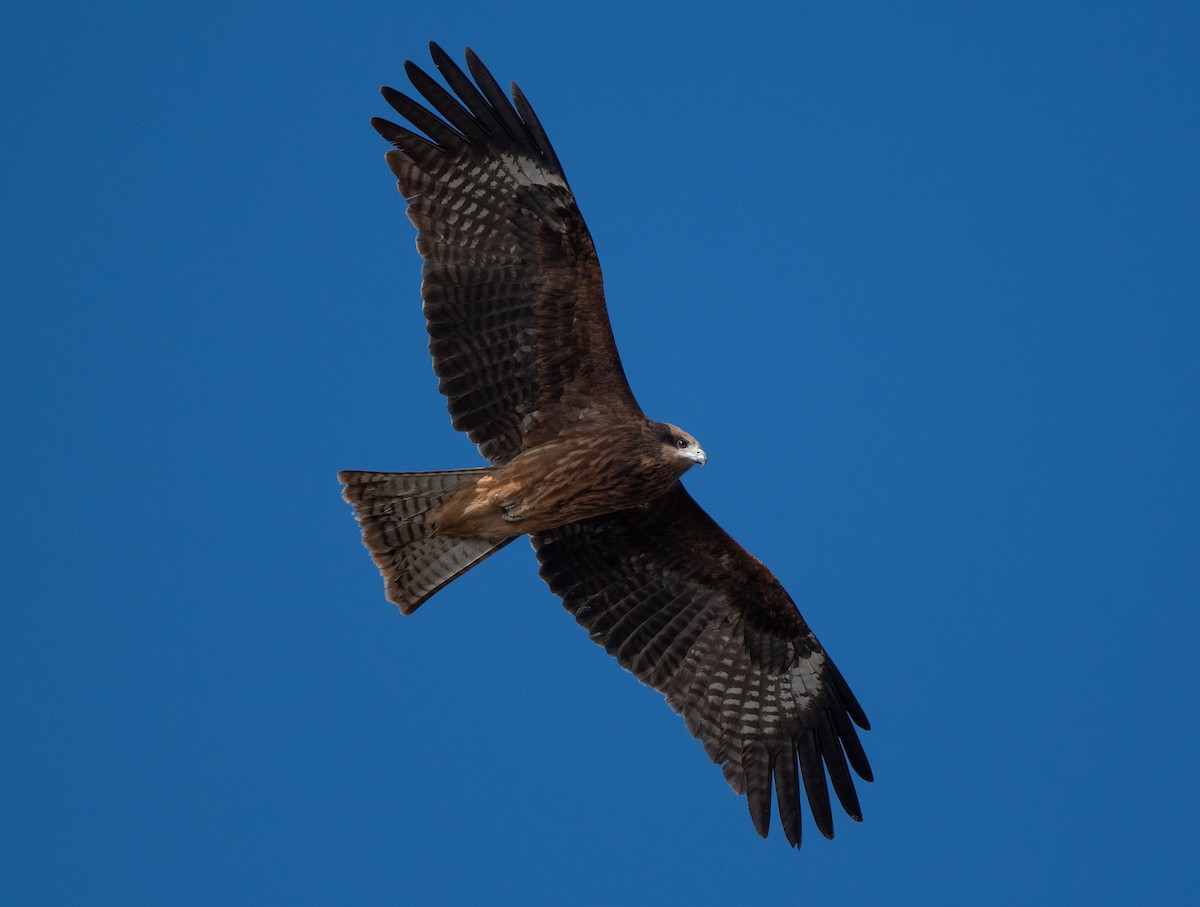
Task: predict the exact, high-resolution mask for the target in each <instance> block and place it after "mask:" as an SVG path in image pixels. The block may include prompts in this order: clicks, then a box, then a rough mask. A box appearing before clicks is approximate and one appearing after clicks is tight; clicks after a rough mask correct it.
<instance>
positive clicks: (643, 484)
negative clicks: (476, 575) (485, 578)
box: [430, 420, 704, 538]
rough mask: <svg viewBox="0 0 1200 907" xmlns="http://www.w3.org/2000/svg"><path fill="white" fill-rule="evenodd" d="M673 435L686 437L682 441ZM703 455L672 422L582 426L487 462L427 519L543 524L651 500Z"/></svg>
mask: <svg viewBox="0 0 1200 907" xmlns="http://www.w3.org/2000/svg"><path fill="white" fill-rule="evenodd" d="M676 438H678V439H680V440H683V441H685V442H690V443H689V444H688V446H686V447H684V448H682V449H681V448H680V447H679V446H678V441H677V440H675V439H676ZM703 458H704V452H703V451H702V450H700V447H699V445H698V444H696V443H695V442H694V440H692V439H691V436H690V435H685V434H684V433H683V432H682V431H680V430H679V429H676V428H674V427H673V426H668V425H662V424H661V423H655V422H650V421H649V420H645V421H644V422H643V423H640V424H639V423H633V424H622V425H620V426H616V427H615V428H610V429H606V430H604V431H594V430H590V426H581V427H580V428H579V429H578V430H576V431H574V432H571V433H569V434H566V435H564V436H563V437H560V438H555V439H554V440H552V441H547V442H545V443H544V444H540V445H538V446H537V447H532V448H530V449H529V450H525V451H522V452H521V453H520V454H518V455H517V456H516V457H514V458H513V459H512V460H511V461H509V462H508V463H506V464H504V465H503V466H497V467H494V468H493V469H489V470H487V471H486V472H485V473H484V474H483V475H481V476H480V477H479V478H478V479H476V480H475V482H474V483H473V484H471V485H467V486H465V487H463V488H461V489H460V490H459V491H457V492H456V493H455V494H454V496H453V497H451V498H450V499H449V500H447V501H446V502H445V503H444V504H442V505H441V506H440V507H439V508H438V509H437V510H436V511H435V512H434V513H432V514H431V515H430V519H431V521H432V522H433V524H434V526H435V527H436V528H435V529H434V532H435V534H437V535H456V536H480V537H484V538H501V537H506V536H516V535H524V534H535V533H540V532H546V531H548V530H550V529H557V528H558V527H560V526H565V525H567V524H568V523H577V522H579V521H580V520H586V519H590V518H592V517H597V516H604V515H605V514H609V513H613V512H615V511H618V510H626V509H628V508H630V507H637V506H639V505H641V504H645V503H647V502H649V501H652V500H653V499H654V498H656V497H658V496H659V495H661V494H663V493H665V492H666V491H667V490H668V489H670V488H671V486H672V485H674V484H675V483H676V482H677V481H678V480H679V477H680V476H682V475H683V474H684V472H686V471H687V470H688V469H689V468H690V467H691V466H693V465H695V464H696V463H698V462H703Z"/></svg>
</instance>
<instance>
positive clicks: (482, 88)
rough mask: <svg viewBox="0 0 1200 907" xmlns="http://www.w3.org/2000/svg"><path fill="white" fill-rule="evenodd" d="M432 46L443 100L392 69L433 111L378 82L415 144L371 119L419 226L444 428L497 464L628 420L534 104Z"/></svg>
mask: <svg viewBox="0 0 1200 907" xmlns="http://www.w3.org/2000/svg"><path fill="white" fill-rule="evenodd" d="M430 50H431V53H432V55H433V61H434V63H435V64H436V65H437V68H438V70H439V71H440V72H441V73H442V75H443V76H444V77H445V79H446V82H447V83H448V84H449V86H450V88H451V89H452V90H453V92H454V94H453V95H452V94H450V92H447V91H446V90H445V89H444V88H443V87H442V86H441V85H439V84H438V83H437V82H436V81H435V80H434V79H433V78H431V77H430V76H429V75H427V74H426V73H425V72H424V71H422V70H421V69H420V68H419V67H418V66H416V65H415V64H414V63H412V62H411V61H408V62H406V63H405V64H404V65H405V70H406V72H407V73H408V77H409V79H410V80H411V81H412V83H413V86H414V87H415V88H416V89H417V91H418V92H419V93H420V94H421V95H422V96H423V97H424V99H425V100H426V101H427V102H428V104H429V105H430V106H431V107H432V108H433V110H435V111H437V114H440V115H441V116H440V117H439V116H438V115H436V114H434V113H432V112H430V110H428V109H427V108H425V107H424V106H422V105H421V104H419V103H417V102H416V101H414V100H413V99H411V98H409V97H407V96H406V95H403V94H401V93H400V92H398V91H395V90H393V89H391V88H384V89H383V96H384V97H385V98H386V99H387V101H388V103H389V104H391V105H392V107H393V108H395V110H396V111H397V112H398V113H399V114H400V115H401V116H402V117H404V118H405V119H406V120H407V121H408V122H409V123H410V124H411V125H412V126H414V127H416V128H417V129H419V130H421V132H423V133H424V136H421V135H418V134H417V133H415V132H412V131H410V130H408V129H406V128H404V127H401V126H397V125H396V124H394V123H390V122H388V121H387V120H382V119H378V118H376V119H373V120H372V121H371V124H372V125H373V126H374V127H375V128H376V129H377V130H378V131H379V134H380V135H382V136H383V137H384V138H385V139H387V140H388V141H389V142H391V143H392V144H393V145H394V146H395V147H396V148H397V149H398V150H396V151H390V152H388V155H387V161H388V164H389V166H390V167H391V168H392V172H393V173H395V174H396V179H397V180H398V181H399V186H400V194H401V195H403V196H404V198H405V200H406V201H407V202H408V216H409V219H410V220H412V222H413V224H415V225H416V227H417V230H418V235H417V249H418V250H419V251H420V253H421V255H422V256H423V257H424V259H425V266H424V270H423V276H424V282H423V283H422V285H421V295H422V297H423V298H424V300H425V307H424V310H425V318H426V321H427V324H428V328H429V349H430V352H431V353H432V354H433V367H434V371H435V372H436V373H437V375H438V378H439V379H440V382H439V387H440V388H441V391H442V393H443V394H445V396H446V398H447V400H448V408H449V410H450V415H451V417H452V419H453V422H454V427H455V428H457V429H459V430H461V431H465V432H466V433H467V436H468V437H469V438H470V439H471V440H472V441H474V442H475V443H476V444H477V445H479V450H480V452H481V453H482V454H483V455H484V456H485V457H487V458H488V459H489V460H491V461H492V462H494V463H503V462H506V461H508V460H510V459H512V457H514V456H515V455H516V454H518V453H520V452H521V451H522V450H523V449H525V447H527V446H533V445H534V444H537V443H540V442H541V441H544V440H546V439H548V438H551V437H554V436H555V435H557V434H558V431H559V429H560V428H561V427H562V426H564V425H567V424H570V423H572V422H575V421H577V420H578V419H580V418H583V417H591V416H602V415H605V414H615V415H629V414H640V412H641V410H640V409H638V406H637V403H636V402H635V401H634V399H633V394H632V393H631V392H630V390H629V384H628V382H626V380H625V373H624V371H623V370H622V368H621V362H620V359H619V358H618V357H617V348H616V344H615V343H614V342H613V336H612V329H611V327H610V326H609V322H608V312H607V310H606V309H605V306H604V289H603V285H602V282H601V278H600V263H599V261H598V259H597V258H596V250H595V247H594V246H593V245H592V238H591V235H590V234H589V233H588V229H587V226H586V225H585V224H584V222H583V218H582V217H581V216H580V214H579V208H578V207H577V206H576V204H575V197H574V196H573V195H572V194H571V189H570V186H568V185H567V178H566V176H565V175H564V174H563V170H562V166H561V165H560V164H559V162H558V156H557V155H555V153H554V149H553V148H552V147H551V146H550V142H549V140H548V139H547V138H546V133H545V132H544V131H543V129H542V126H541V124H540V123H539V122H538V119H537V116H536V115H535V114H534V112H533V108H531V107H530V106H529V102H528V101H526V100H525V96H524V95H523V94H522V93H521V90H520V89H519V88H517V86H516V85H515V84H514V85H513V86H512V96H513V103H510V102H509V100H508V98H507V97H505V95H504V92H503V91H502V90H501V89H500V87H499V85H497V83H496V80H495V79H494V78H493V77H492V74H491V73H490V72H488V71H487V69H486V68H485V67H484V65H483V64H482V63H481V62H480V61H479V58H478V57H476V56H475V54H474V53H472V52H471V51H470V50H469V49H468V50H467V52H466V56H467V67H468V69H469V70H470V72H471V75H472V76H473V77H474V81H472V80H471V79H470V78H468V76H467V75H466V74H465V73H464V72H463V71H462V70H461V69H460V68H459V67H458V66H457V65H456V64H455V63H454V61H453V60H451V59H450V57H449V56H448V55H447V54H446V52H445V51H443V50H442V49H441V48H440V47H438V46H437V45H436V44H430ZM455 95H457V98H456V97H455ZM514 104H515V107H514Z"/></svg>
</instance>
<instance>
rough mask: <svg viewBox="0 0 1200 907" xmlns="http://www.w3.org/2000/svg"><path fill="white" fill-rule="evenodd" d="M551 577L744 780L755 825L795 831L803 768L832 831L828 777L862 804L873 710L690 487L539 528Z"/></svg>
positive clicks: (586, 620) (537, 544)
mask: <svg viewBox="0 0 1200 907" xmlns="http://www.w3.org/2000/svg"><path fill="white" fill-rule="evenodd" d="M533 545H534V548H535V549H536V551H537V554H538V559H539V561H540V562H541V564H542V570H541V573H542V578H543V579H545V580H546V582H547V583H548V584H549V586H550V588H551V589H552V590H553V591H554V592H555V593H557V594H558V595H559V596H561V597H562V600H563V603H564V604H565V605H566V607H567V609H568V610H569V611H571V613H572V614H574V615H575V619H576V620H577V621H579V623H580V624H581V625H582V626H584V627H585V628H587V630H588V631H589V633H590V634H591V636H592V639H594V640H595V641H596V642H598V643H600V644H601V645H602V646H604V648H605V649H607V650H608V652H610V653H611V654H612V655H614V656H615V657H616V658H617V660H618V661H619V662H620V663H621V664H622V665H623V666H624V667H625V668H627V669H628V670H630V671H631V672H632V673H633V674H635V675H636V676H637V677H638V679H640V680H642V681H643V682H644V683H647V684H650V685H651V686H653V687H654V688H655V689H657V690H659V691H661V692H662V693H664V694H665V695H666V697H667V702H668V703H670V705H671V707H672V708H673V709H675V710H676V711H677V712H679V713H680V714H681V715H682V716H683V718H684V721H685V722H686V723H687V727H688V730H689V731H691V732H692V733H693V734H694V735H695V736H696V737H697V738H699V740H700V741H701V742H702V743H703V744H704V748H705V750H706V751H707V752H708V754H709V756H710V757H711V758H712V760H713V761H714V762H716V763H717V764H719V765H721V767H722V769H723V770H724V772H725V777H726V778H727V779H728V781H729V784H730V786H732V787H733V789H734V790H735V791H737V792H738V793H740V794H745V795H746V797H747V801H748V804H749V808H750V816H751V818H752V819H753V820H754V825H755V827H756V828H757V829H758V831H759V833H760V834H762V835H766V833H767V828H768V826H769V823H770V807H771V789H772V784H774V787H775V790H776V795H777V798H778V809H779V816H780V821H781V822H782V824H783V829H784V833H785V834H786V835H787V837H788V840H789V841H791V842H792V843H793V844H798V843H799V841H800V803H799V790H800V781H801V780H802V781H803V786H804V790H805V793H806V795H807V799H808V803H809V808H810V810H811V811H812V814H813V818H814V821H815V823H816V825H817V828H818V829H819V830H820V831H821V833H822V834H824V835H825V836H826V837H832V836H833V817H832V813H831V810H830V806H829V793H828V788H827V786H826V775H825V773H826V771H828V776H829V783H830V784H832V786H833V788H834V792H835V793H836V794H837V796H838V799H839V801H840V802H841V804H842V806H843V808H844V809H845V810H846V812H847V814H848V815H849V816H850V817H851V818H853V819H856V820H860V819H861V818H862V814H861V810H860V809H859V806H858V799H857V796H856V794H855V791H854V783H853V781H852V780H851V776H850V771H849V768H848V767H847V759H849V765H850V766H853V768H854V770H855V771H856V772H857V773H858V775H859V776H860V777H862V778H864V779H866V780H868V781H870V780H871V768H870V766H869V764H868V763H867V759H866V755H865V754H864V753H863V750H862V746H861V744H860V742H859V740H858V735H857V734H856V732H855V731H854V727H853V725H852V724H851V722H852V721H853V722H854V723H856V724H858V725H859V726H860V727H862V728H864V729H866V728H868V726H869V725H868V723H867V718H866V715H865V714H863V710H862V708H861V706H859V704H858V701H857V700H856V699H855V698H854V695H853V694H852V693H851V692H850V689H849V687H847V686H846V682H845V681H844V680H843V679H842V676H841V674H840V673H839V672H838V670H837V668H836V667H835V666H834V664H833V662H832V661H831V660H830V659H829V656H828V655H827V654H826V653H825V650H824V649H823V648H821V644H820V643H819V642H817V638H816V637H815V636H814V635H813V633H812V631H811V630H809V628H808V625H807V624H806V623H805V622H804V619H803V618H802V617H801V616H800V613H799V612H798V611H797V610H796V607H795V605H794V604H793V603H792V600H791V598H789V597H788V594H787V592H785V591H784V589H783V587H782V586H781V585H780V584H779V582H778V581H777V580H776V579H775V577H774V576H772V575H771V573H770V571H768V570H767V568H766V567H764V566H763V565H762V564H761V563H759V561H758V560H756V559H755V558H754V557H752V556H751V555H750V554H748V553H747V552H746V551H745V550H744V549H742V548H741V546H739V545H738V544H737V542H735V541H734V540H733V539H732V538H730V537H729V536H728V535H727V534H726V533H725V532H724V531H723V530H722V529H721V527H720V526H718V525H717V524H716V523H715V522H714V521H713V520H712V519H711V518H710V517H709V516H708V515H707V514H706V513H705V512H704V511H703V510H702V509H701V508H700V506H699V505H698V504H696V502H695V501H693V500H692V498H691V496H690V495H689V494H688V493H687V491H685V490H684V489H683V486H681V485H677V486H676V487H675V488H674V489H673V490H672V491H670V492H668V493H667V494H666V495H664V496H663V497H661V498H657V499H655V500H654V501H652V502H650V503H649V504H647V505H645V506H643V507H638V508H634V509H631V510H626V511H623V512H620V513H615V514H612V515H610V516H605V517H598V518H596V519H592V520H587V521H584V522H581V523H575V524H572V525H569V526H564V527H563V528H561V529H556V530H553V531H552V532H547V533H543V534H541V535H538V536H535V537H534V538H533Z"/></svg>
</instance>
